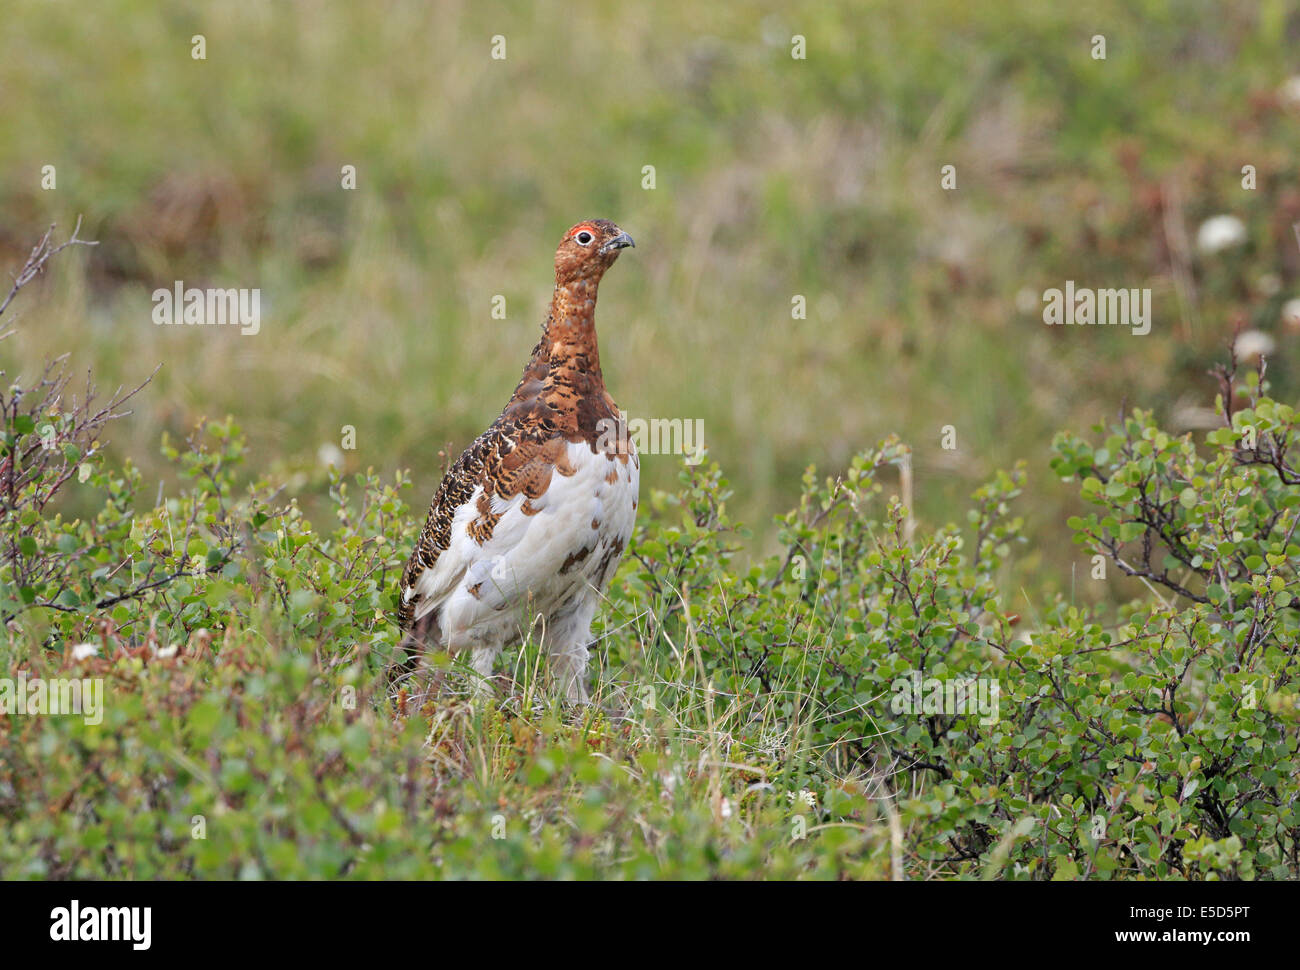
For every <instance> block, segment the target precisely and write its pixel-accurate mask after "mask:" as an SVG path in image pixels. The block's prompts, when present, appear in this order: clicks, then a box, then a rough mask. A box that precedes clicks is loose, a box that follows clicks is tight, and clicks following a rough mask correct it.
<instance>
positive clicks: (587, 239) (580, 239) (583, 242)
mask: <svg viewBox="0 0 1300 970" xmlns="http://www.w3.org/2000/svg"><path fill="white" fill-rule="evenodd" d="M573 238H574V239H575V240H576V241H577V243H578V245H579V246H590V245H591V241H592V240H593V239H595V238H596V237H595V236H593V235H592V234H591V233H589V232H587V230H586V229H584V230H582V232H580V233H578V234H577V235H576V236H574V237H573Z"/></svg>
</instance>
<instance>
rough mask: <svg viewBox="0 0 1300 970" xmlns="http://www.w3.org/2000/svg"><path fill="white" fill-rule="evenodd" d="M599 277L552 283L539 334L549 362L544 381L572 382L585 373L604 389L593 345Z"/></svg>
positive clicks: (598, 358)
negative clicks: (548, 375)
mask: <svg viewBox="0 0 1300 970" xmlns="http://www.w3.org/2000/svg"><path fill="white" fill-rule="evenodd" d="M598 285H599V280H574V281H572V282H569V283H562V284H559V285H557V286H556V287H555V295H554V296H553V297H552V298H551V310H550V313H548V314H547V317H546V328H545V331H544V333H543V334H542V345H543V346H542V351H543V353H544V354H545V356H546V359H547V362H548V364H549V371H550V378H549V380H548V383H549V384H551V385H555V384H557V383H560V382H570V383H571V382H573V381H574V380H575V379H576V378H577V377H578V376H580V375H586V376H587V377H588V378H590V379H591V380H592V381H594V386H595V387H597V388H600V389H601V390H602V391H603V389H604V381H603V380H602V378H601V374H600V349H599V348H598V347H597V346H596V287H597V286H598Z"/></svg>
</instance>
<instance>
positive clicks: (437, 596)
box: [413, 442, 640, 649]
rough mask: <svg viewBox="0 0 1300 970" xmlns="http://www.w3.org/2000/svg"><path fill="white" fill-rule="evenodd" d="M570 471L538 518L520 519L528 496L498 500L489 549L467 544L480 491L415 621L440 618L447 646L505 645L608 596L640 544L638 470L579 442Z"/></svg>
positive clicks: (428, 583)
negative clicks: (524, 628) (632, 547)
mask: <svg viewBox="0 0 1300 970" xmlns="http://www.w3.org/2000/svg"><path fill="white" fill-rule="evenodd" d="M568 462H569V464H570V465H571V466H572V467H573V469H574V473H573V474H572V475H568V476H565V475H561V474H560V473H559V472H558V471H556V472H555V473H554V474H553V475H552V476H551V481H550V486H549V487H548V488H547V490H546V493H545V494H544V495H542V496H541V497H540V498H537V499H533V500H532V501H531V503H530V507H531V508H533V509H539V510H540V511H538V512H536V513H535V514H532V515H527V514H525V513H524V512H523V511H522V510H521V506H522V505H523V503H524V501H525V497H524V496H523V495H522V494H521V495H516V496H514V497H513V498H511V499H508V500H502V499H500V498H495V499H494V500H493V512H499V513H500V514H501V518H500V519H499V520H498V522H497V523H496V526H495V528H494V529H493V530H492V535H491V536H490V537H489V538H488V539H487V541H486V542H484V543H483V544H482V545H479V544H478V542H477V541H475V539H474V538H473V537H472V536H471V535H470V534H469V526H470V525H471V523H473V522H474V520H475V519H476V518H478V515H479V512H478V502H479V499H480V497H481V496H482V494H483V489H482V486H479V487H478V488H476V489H475V490H474V494H473V495H472V496H471V497H470V499H469V501H468V502H466V503H465V504H464V505H463V506H461V508H459V509H458V510H457V512H456V515H455V517H454V519H453V521H452V526H451V544H450V545H449V546H448V548H447V549H446V551H444V552H443V553H442V554H441V555H440V556H439V557H438V561H437V562H436V563H435V564H434V566H433V567H432V568H430V569H426V570H425V571H424V573H423V574H422V575H421V576H420V577H419V579H418V580H416V582H415V585H414V587H413V591H414V592H415V593H418V594H420V596H421V600H420V603H419V606H418V607H417V609H416V612H415V618H416V619H419V618H420V617H422V616H424V615H425V614H427V613H428V612H430V611H431V610H435V609H440V610H441V611H442V612H441V614H440V617H439V624H438V625H439V627H440V628H441V630H442V631H443V639H444V645H446V646H448V647H451V648H453V649H456V648H460V647H464V646H471V645H474V644H478V643H484V642H490V641H492V640H500V639H502V638H504V637H508V636H510V635H511V633H513V632H514V631H516V630H518V629H519V628H520V621H521V620H525V621H527V620H528V619H529V618H530V617H532V616H538V615H540V616H543V617H547V618H549V617H551V616H553V615H554V614H555V613H557V612H558V611H562V610H564V609H566V608H568V607H570V606H573V605H575V604H578V603H581V602H582V601H583V600H586V599H590V600H592V601H593V605H594V600H595V598H596V597H597V596H598V595H599V594H600V593H601V592H603V591H604V589H605V587H606V586H607V585H608V583H609V580H610V578H611V577H612V576H613V574H614V572H615V570H616V569H617V568H618V564H619V562H620V561H621V560H622V558H623V553H624V551H625V550H626V547H627V542H628V539H629V538H630V537H631V535H632V527H633V523H634V522H635V520H636V506H637V500H638V492H639V488H640V469H639V467H638V466H639V461H638V459H637V457H636V455H635V454H633V455H631V456H630V458H629V459H628V461H626V462H623V461H620V460H619V459H618V458H613V459H611V458H609V457H607V456H606V455H605V454H603V453H602V454H593V453H592V450H591V448H590V446H588V445H587V444H585V443H582V442H577V443H570V444H569V445H568ZM611 479H612V480H611Z"/></svg>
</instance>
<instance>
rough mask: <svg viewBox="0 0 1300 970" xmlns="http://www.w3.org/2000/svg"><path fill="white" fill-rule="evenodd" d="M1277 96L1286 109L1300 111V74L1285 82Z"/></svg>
mask: <svg viewBox="0 0 1300 970" xmlns="http://www.w3.org/2000/svg"><path fill="white" fill-rule="evenodd" d="M1277 96H1278V98H1279V99H1280V100H1281V102H1282V104H1283V105H1284V106H1285V107H1287V108H1291V109H1293V110H1295V109H1300V74H1294V75H1292V76H1291V77H1289V78H1287V79H1286V80H1285V81H1283V82H1282V86H1281V87H1280V88H1278V91H1277Z"/></svg>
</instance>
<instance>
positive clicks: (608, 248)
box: [600, 232, 636, 256]
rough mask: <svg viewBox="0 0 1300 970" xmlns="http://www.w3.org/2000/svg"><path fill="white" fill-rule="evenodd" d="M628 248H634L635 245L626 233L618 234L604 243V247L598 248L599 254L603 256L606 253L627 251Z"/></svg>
mask: <svg viewBox="0 0 1300 970" xmlns="http://www.w3.org/2000/svg"><path fill="white" fill-rule="evenodd" d="M629 246H630V247H632V248H636V243H634V242H633V241H632V237H631V236H629V235H628V234H627V233H625V232H620V233H619V234H618V235H617V236H615V237H614V238H613V239H611V240H610V241H609V242H607V243H605V245H603V246H601V247H600V254H601V255H602V256H604V255H605V254H606V253H608V252H616V251H617V250H620V249H627V248H628V247H629Z"/></svg>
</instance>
